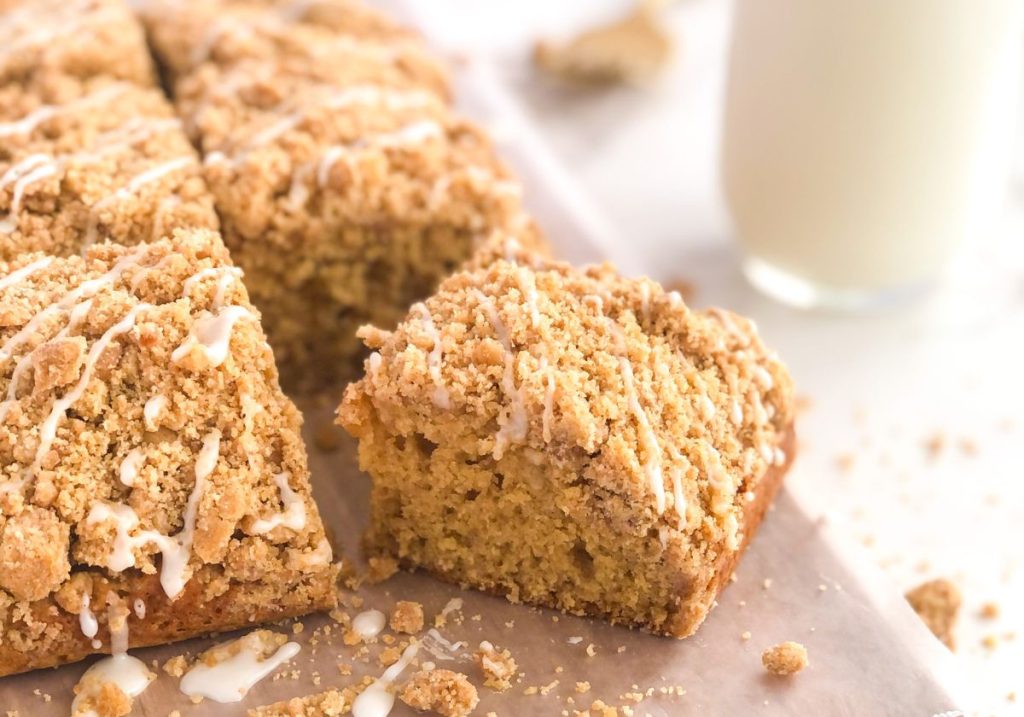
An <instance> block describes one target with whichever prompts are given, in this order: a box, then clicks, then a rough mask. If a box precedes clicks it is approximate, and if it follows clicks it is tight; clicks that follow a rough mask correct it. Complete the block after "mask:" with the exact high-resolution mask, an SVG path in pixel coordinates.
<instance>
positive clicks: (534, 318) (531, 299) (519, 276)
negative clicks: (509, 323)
mask: <svg viewBox="0 0 1024 717" xmlns="http://www.w3.org/2000/svg"><path fill="white" fill-rule="evenodd" d="M516 281H517V282H518V284H519V291H520V293H521V294H522V295H523V298H524V299H525V300H526V306H527V308H528V309H529V310H530V325H531V326H532V327H533V328H537V327H538V326H539V325H540V310H539V309H538V308H537V281H536V279H534V276H533V274H532V273H531V272H530V271H529V270H527V269H524V268H523V267H521V266H520V267H516Z"/></svg>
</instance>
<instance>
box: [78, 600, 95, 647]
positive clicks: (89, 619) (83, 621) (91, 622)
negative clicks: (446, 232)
mask: <svg viewBox="0 0 1024 717" xmlns="http://www.w3.org/2000/svg"><path fill="white" fill-rule="evenodd" d="M91 600H92V597H91V596H90V595H89V593H87V592H86V593H82V607H81V609H80V610H79V612H78V625H79V627H81V628H82V634H83V635H85V636H86V637H88V638H90V639H91V638H93V637H96V633H97V631H98V630H99V629H100V626H99V622H97V620H96V614H95V613H94V612H93V611H92V609H91V608H90V607H89V603H90V602H91Z"/></svg>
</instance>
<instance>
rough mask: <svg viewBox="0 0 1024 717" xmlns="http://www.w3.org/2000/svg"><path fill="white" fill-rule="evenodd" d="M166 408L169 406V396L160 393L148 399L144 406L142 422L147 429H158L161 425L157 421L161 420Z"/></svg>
mask: <svg viewBox="0 0 1024 717" xmlns="http://www.w3.org/2000/svg"><path fill="white" fill-rule="evenodd" d="M165 408H167V396H164V395H163V394H160V393H158V394H156V395H155V396H151V397H150V398H149V400H147V401H146V405H145V406H143V407H142V422H143V424H144V425H145V427H146V430H147V431H155V430H156V429H157V427H158V426H159V424H158V423H157V421H159V420H160V416H162V415H163V413H164V409H165Z"/></svg>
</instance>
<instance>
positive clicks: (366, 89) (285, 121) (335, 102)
mask: <svg viewBox="0 0 1024 717" xmlns="http://www.w3.org/2000/svg"><path fill="white" fill-rule="evenodd" d="M438 103H439V101H438V98H437V96H436V95H434V94H433V93H431V92H426V91H423V90H395V89H388V88H384V87H380V86H378V85H353V86H351V87H346V88H344V89H342V90H334V91H332V92H330V93H328V94H326V95H325V96H324V97H322V98H320V99H318V100H314V101H311V102H309V103H307V104H305V105H304V106H303V107H302V109H301V110H298V111H296V112H294V113H292V114H289V115H287V116H285V117H283V118H281V119H279V120H278V121H276V122H274V123H273V124H271V125H269V126H268V127H266V128H264V129H262V130H260V131H259V132H257V133H256V134H254V135H253V136H252V137H251V138H250V139H249V141H248V142H247V143H246V145H245V147H244V148H243V150H242V152H241V154H242V155H244V154H245V153H246V152H247V151H250V150H252V149H255V148H256V147H261V146H264V145H266V144H268V143H270V142H273V141H274V140H276V139H278V138H280V137H281V136H282V135H283V134H285V133H286V132H288V131H289V130H292V129H294V128H295V127H297V126H298V125H299V124H300V123H301V122H302V121H303V120H304V119H305V118H306V117H307V116H309V113H310V112H311V111H312V110H314V109H328V110H341V109H345V108H346V107H354V106H361V105H368V106H373V105H379V106H381V107H382V108H384V109H387V110H389V111H392V112H397V111H401V110H405V109H414V108H418V107H430V106H435V105H437V104H438ZM234 159H235V161H236V162H237V161H238V155H235V157H234Z"/></svg>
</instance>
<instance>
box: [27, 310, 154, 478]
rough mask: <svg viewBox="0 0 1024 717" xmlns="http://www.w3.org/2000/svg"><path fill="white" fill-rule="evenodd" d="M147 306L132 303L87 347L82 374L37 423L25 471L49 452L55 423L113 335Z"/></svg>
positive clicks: (82, 390) (31, 471) (81, 390)
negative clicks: (33, 447)
mask: <svg viewBox="0 0 1024 717" xmlns="http://www.w3.org/2000/svg"><path fill="white" fill-rule="evenodd" d="M149 308H151V307H150V305H149V304H137V305H135V306H133V307H132V308H131V309H130V310H129V311H128V313H127V314H126V315H125V316H124V318H122V319H121V320H120V321H118V322H117V323H116V324H114V325H113V326H111V327H110V328H109V329H107V330H106V331H105V332H104V333H103V335H102V336H101V337H100V338H98V339H97V340H96V341H95V343H93V345H92V346H91V347H90V349H89V353H88V355H87V356H86V359H85V365H84V366H83V367H82V375H81V377H80V378H79V379H78V383H77V384H75V387H74V388H72V389H71V390H70V391H68V392H67V393H66V394H64V395H63V396H61V397H60V398H58V399H57V400H56V401H54V402H53V408H52V409H51V410H50V415H48V416H47V417H46V420H44V421H43V423H42V425H41V426H40V427H39V445H38V446H37V447H36V454H35V459H34V460H33V461H32V465H31V466H30V467H29V469H28V473H29V475H32V476H34V475H35V474H36V472H37V471H38V470H39V466H40V465H41V464H42V461H43V458H44V457H45V456H46V454H47V453H48V452H49V450H50V447H51V446H52V445H53V441H54V438H56V436H57V427H58V425H59V424H60V421H61V420H62V419H63V418H64V417H65V416H66V415H67V411H68V409H69V408H70V407H71V406H72V405H74V403H75V401H77V400H78V399H79V398H81V397H82V394H83V393H85V389H86V388H87V387H88V385H89V381H90V379H91V378H92V373H93V370H95V368H96V362H97V361H98V360H99V357H100V355H101V354H102V353H103V352H104V351H105V350H106V348H107V346H109V345H110V343H111V342H112V341H113V340H114V339H115V338H117V337H118V336H120V335H121V334H126V333H128V332H129V331H131V330H132V329H133V328H134V327H135V319H136V317H138V315H139V314H140V313H141V312H143V311H146V310H147V309H149Z"/></svg>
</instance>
